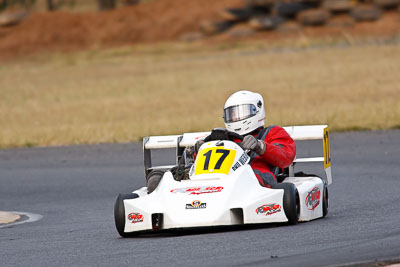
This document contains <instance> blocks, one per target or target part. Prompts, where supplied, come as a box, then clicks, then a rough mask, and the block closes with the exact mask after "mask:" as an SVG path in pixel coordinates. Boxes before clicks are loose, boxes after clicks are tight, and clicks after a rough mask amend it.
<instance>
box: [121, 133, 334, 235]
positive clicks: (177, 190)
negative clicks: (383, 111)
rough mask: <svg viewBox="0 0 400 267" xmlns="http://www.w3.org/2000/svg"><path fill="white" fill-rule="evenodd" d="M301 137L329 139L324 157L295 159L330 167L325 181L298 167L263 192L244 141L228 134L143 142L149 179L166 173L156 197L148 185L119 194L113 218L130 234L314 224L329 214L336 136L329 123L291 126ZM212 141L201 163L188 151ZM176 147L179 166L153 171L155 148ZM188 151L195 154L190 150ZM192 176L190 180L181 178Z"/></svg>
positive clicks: (282, 172) (200, 154)
mask: <svg viewBox="0 0 400 267" xmlns="http://www.w3.org/2000/svg"><path fill="white" fill-rule="evenodd" d="M284 129H285V130H286V131H287V132H288V133H289V134H290V136H291V137H292V138H293V139H294V140H310V139H322V140H323V142H322V143H323V154H324V156H323V157H317V158H301V159H295V161H294V163H300V162H324V170H325V177H318V176H316V175H306V174H304V173H303V172H298V173H296V174H295V172H294V163H293V164H292V165H291V166H289V167H288V168H286V169H284V170H280V172H279V173H276V177H277V178H278V181H279V182H278V183H276V184H275V185H273V186H272V188H266V187H262V186H261V185H260V184H259V182H258V180H257V178H256V176H255V174H254V171H253V170H252V168H251V167H250V161H251V160H252V157H251V155H249V154H250V153H248V151H245V150H243V148H242V147H241V145H240V142H233V140H234V139H240V138H241V137H240V136H238V135H235V134H234V133H232V132H228V131H226V130H225V129H214V130H213V131H212V132H211V133H209V132H203V133H185V134H183V135H173V136H151V137H145V138H144V140H143V151H144V165H145V174H146V175H148V174H149V173H151V172H152V171H157V170H158V171H162V173H163V176H162V179H161V181H160V183H159V185H158V186H157V187H156V189H155V190H154V191H153V192H152V193H150V194H149V193H148V192H147V188H146V187H142V188H140V189H138V190H135V191H133V192H132V193H129V194H119V196H118V198H117V200H116V203H115V207H114V218H115V225H116V228H117V231H118V233H119V234H120V235H121V236H123V237H128V236H132V235H135V234H138V233H141V232H154V231H160V230H164V229H176V228H192V227H212V226H228V225H243V224H264V223H287V224H296V223H297V222H299V221H310V220H314V219H317V218H321V217H325V216H326V215H327V213H328V202H329V201H328V185H329V184H331V183H332V175H331V167H330V165H331V163H330V151H329V134H328V127H327V126H326V125H316V126H292V127H284ZM205 136H207V138H206V139H205V143H204V144H203V145H202V146H201V147H200V148H199V149H198V151H197V156H196V158H195V160H193V157H190V156H188V155H192V154H191V153H189V152H190V151H191V149H193V146H194V145H195V143H196V141H197V140H199V139H204V137H205ZM165 148H176V163H175V164H174V165H171V166H152V163H151V162H152V161H151V159H152V157H151V150H154V149H165ZM188 151H189V152H188ZM182 173H183V174H185V175H182Z"/></svg>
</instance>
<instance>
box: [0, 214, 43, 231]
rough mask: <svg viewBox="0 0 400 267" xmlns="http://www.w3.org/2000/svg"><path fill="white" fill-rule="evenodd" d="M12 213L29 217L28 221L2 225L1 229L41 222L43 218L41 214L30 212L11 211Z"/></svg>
mask: <svg viewBox="0 0 400 267" xmlns="http://www.w3.org/2000/svg"><path fill="white" fill-rule="evenodd" d="M11 213H15V214H19V215H24V216H26V217H28V219H26V220H23V221H18V222H13V223H9V224H5V225H1V226H0V228H6V227H10V226H14V225H17V224H23V223H28V222H36V221H39V220H40V219H42V218H43V216H42V215H40V214H36V213H30V212H20V211H11Z"/></svg>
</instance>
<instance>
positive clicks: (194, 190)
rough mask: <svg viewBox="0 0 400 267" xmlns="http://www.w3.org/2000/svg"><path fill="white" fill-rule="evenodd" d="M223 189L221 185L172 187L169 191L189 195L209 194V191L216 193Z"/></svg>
mask: <svg viewBox="0 0 400 267" xmlns="http://www.w3.org/2000/svg"><path fill="white" fill-rule="evenodd" d="M222 189H224V188H223V187H222V186H199V187H184V188H177V189H172V190H171V193H175V194H176V193H183V194H189V195H201V194H210V193H218V192H221V191H222Z"/></svg>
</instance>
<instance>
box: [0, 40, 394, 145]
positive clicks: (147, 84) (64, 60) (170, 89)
mask: <svg viewBox="0 0 400 267" xmlns="http://www.w3.org/2000/svg"><path fill="white" fill-rule="evenodd" d="M190 47H191V48H187V47H186V48H184V49H181V48H178V49H171V47H168V46H167V47H166V46H153V47H152V48H148V47H141V46H137V47H134V48H120V49H112V50H102V51H96V50H91V51H86V52H81V53H74V54H66V55H60V54H59V55H54V54H52V55H41V56H36V57H34V58H30V59H29V60H24V61H22V60H19V61H17V62H6V63H4V64H2V65H0V94H1V98H0V125H1V131H0V147H3V148H5V147H20V146H28V147H30V146H39V145H40V146H46V145H66V144H82V143H101V142H129V141H138V140H140V139H141V138H142V137H143V136H147V135H164V134H178V133H183V132H191V131H206V130H210V129H211V128H213V127H220V126H223V121H222V118H221V115H222V108H223V105H224V102H225V100H226V99H227V97H228V96H229V95H230V94H231V93H233V92H235V91H237V90H239V89H250V90H254V91H257V92H260V93H261V94H262V95H263V96H264V98H265V102H266V108H267V123H268V124H277V125H282V126H286V125H303V124H325V123H327V124H329V126H330V128H331V129H332V130H336V131H343V130H357V129H371V130H374V129H390V128H398V127H399V122H400V79H399V75H398V70H399V69H400V45H398V44H382V45H375V44H374V45H349V46H346V47H342V46H337V45H325V46H324V45H322V46H318V47H314V46H312V47H313V48H310V47H311V46H304V45H300V46H298V47H297V48H296V49H274V48H271V47H267V46H265V45H257V44H246V45H233V46H230V47H224V48H220V49H218V47H217V49H202V48H200V47H197V48H196V46H190Z"/></svg>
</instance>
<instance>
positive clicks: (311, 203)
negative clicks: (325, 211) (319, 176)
mask: <svg viewBox="0 0 400 267" xmlns="http://www.w3.org/2000/svg"><path fill="white" fill-rule="evenodd" d="M320 198H321V191H320V190H319V188H318V187H314V188H313V189H312V190H311V191H310V192H308V194H307V197H306V206H307V209H309V210H314V209H315V208H316V207H318V205H319V202H320Z"/></svg>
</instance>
